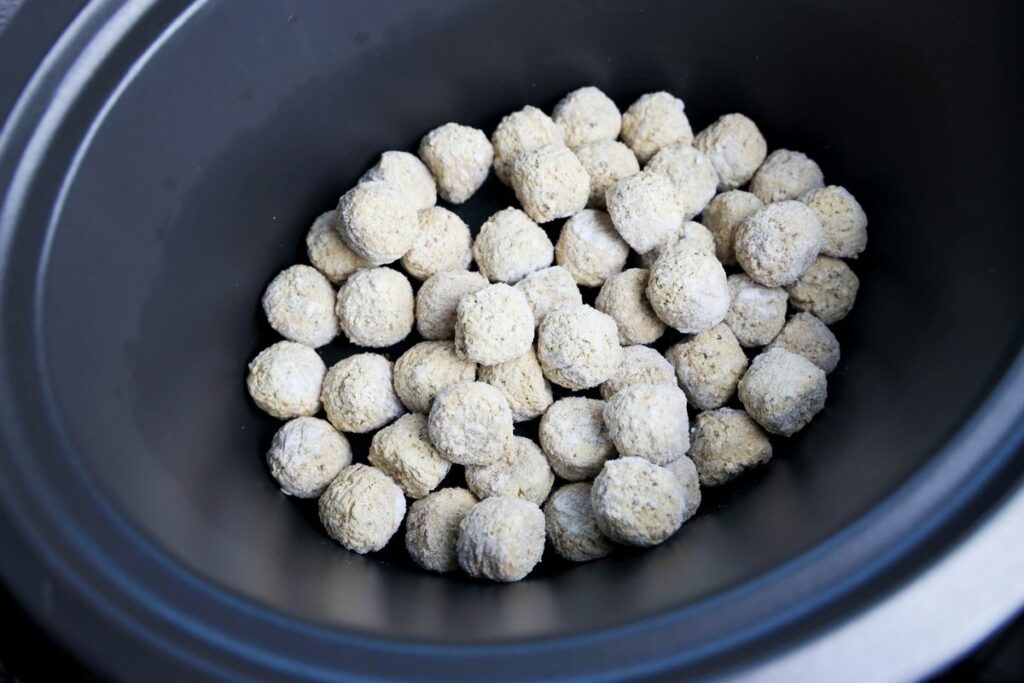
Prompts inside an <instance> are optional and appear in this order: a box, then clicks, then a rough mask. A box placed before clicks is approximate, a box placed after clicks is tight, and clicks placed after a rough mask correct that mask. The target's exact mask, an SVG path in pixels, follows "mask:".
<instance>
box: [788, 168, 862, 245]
mask: <svg viewBox="0 0 1024 683" xmlns="http://www.w3.org/2000/svg"><path fill="white" fill-rule="evenodd" d="M800 201H802V202H804V203H805V204H807V206H809V207H811V210H812V211H814V213H815V214H817V216H818V220H820V221H821V225H822V227H823V228H824V241H823V243H822V245H821V253H823V254H825V256H834V257H836V258H857V255H858V254H860V253H861V252H862V251H864V248H865V247H867V245H868V217H867V214H865V213H864V209H862V208H861V205H860V203H859V202H858V201H857V200H856V199H854V197H853V195H852V194H850V192H849V191H848V190H847V189H846V188H845V187H840V186H838V185H829V186H827V187H820V188H818V189H816V190H811V191H810V192H808V193H806V194H804V195H803V196H802V197H800Z"/></svg>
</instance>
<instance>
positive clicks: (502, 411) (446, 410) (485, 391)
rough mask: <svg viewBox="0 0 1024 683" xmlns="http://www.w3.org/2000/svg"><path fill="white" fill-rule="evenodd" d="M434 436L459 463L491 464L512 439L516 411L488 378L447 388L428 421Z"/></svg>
mask: <svg viewBox="0 0 1024 683" xmlns="http://www.w3.org/2000/svg"><path fill="white" fill-rule="evenodd" d="M427 428H428V430H429V432H430V440H431V441H433V442H434V445H435V446H437V448H438V450H440V451H441V453H442V454H443V455H444V457H446V458H448V460H450V461H452V462H454V463H455V464H457V465H487V464H490V463H492V462H494V461H495V460H497V459H498V458H500V457H501V455H502V453H504V452H505V449H507V448H508V442H509V441H511V440H512V411H511V410H510V409H509V407H508V401H506V400H505V397H504V396H503V395H502V393H501V392H500V391H498V390H497V389H495V388H494V387H492V386H491V385H490V384H485V383H484V382H463V383H461V384H455V385H452V386H450V387H447V388H445V389H444V390H443V391H441V393H440V394H438V395H437V398H436V399H434V404H433V405H432V406H431V408H430V418H429V419H428V421H427Z"/></svg>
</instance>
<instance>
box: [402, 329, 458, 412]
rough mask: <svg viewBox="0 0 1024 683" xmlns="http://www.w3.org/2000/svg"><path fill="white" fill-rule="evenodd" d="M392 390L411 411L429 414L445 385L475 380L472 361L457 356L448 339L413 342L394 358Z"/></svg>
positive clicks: (453, 345) (453, 346) (452, 344)
mask: <svg viewBox="0 0 1024 683" xmlns="http://www.w3.org/2000/svg"><path fill="white" fill-rule="evenodd" d="M394 375H395V393H396V394H398V398H399V399H401V401H402V403H403V404H404V405H405V407H406V408H408V409H409V410H411V411H413V412H414V413H429V412H430V405H431V404H432V403H433V402H434V398H436V397H437V395H438V394H439V393H440V392H441V390H442V389H444V388H445V387H449V386H451V385H453V384H458V383H459V382H472V381H473V380H475V379H476V363H474V362H472V361H468V360H465V359H464V358H459V355H458V354H457V353H455V344H454V343H453V342H450V341H425V342H420V343H419V344H416V345H415V346H413V347H411V348H410V349H409V350H408V351H406V352H405V353H403V354H402V355H401V356H399V357H398V360H397V361H395V369H394Z"/></svg>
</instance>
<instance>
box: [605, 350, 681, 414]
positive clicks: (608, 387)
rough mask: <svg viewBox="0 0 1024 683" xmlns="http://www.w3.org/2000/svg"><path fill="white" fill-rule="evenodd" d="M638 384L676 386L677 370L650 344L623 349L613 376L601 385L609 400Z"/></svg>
mask: <svg viewBox="0 0 1024 683" xmlns="http://www.w3.org/2000/svg"><path fill="white" fill-rule="evenodd" d="M637 384H666V385H668V386H671V387H674V386H676V370H675V368H674V367H672V364H671V363H669V362H668V360H666V359H665V357H664V356H662V355H661V354H660V353H658V352H657V351H655V350H654V349H652V348H651V347H649V346H641V345H639V344H638V345H636V346H627V347H626V348H624V349H622V363H620V364H619V368H618V370H616V371H615V374H614V375H612V376H611V378H610V379H609V380H608V381H606V382H605V383H604V384H602V385H601V398H603V399H605V400H607V399H609V398H611V397H612V396H614V395H615V394H617V393H618V392H620V391H622V390H623V389H625V388H626V387H631V386H635V385H637Z"/></svg>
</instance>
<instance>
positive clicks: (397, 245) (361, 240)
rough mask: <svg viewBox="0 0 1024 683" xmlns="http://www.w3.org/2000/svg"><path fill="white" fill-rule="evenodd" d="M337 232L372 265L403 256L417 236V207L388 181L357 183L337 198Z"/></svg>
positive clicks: (389, 261) (388, 261)
mask: <svg viewBox="0 0 1024 683" xmlns="http://www.w3.org/2000/svg"><path fill="white" fill-rule="evenodd" d="M337 230H338V234H339V235H341V239H343V240H345V244H347V245H348V246H349V248H350V249H352V251H354V252H355V253H357V254H359V255H360V256H362V257H363V258H364V259H366V260H367V261H368V262H369V263H370V264H372V265H382V264H384V263H391V262H392V261H397V260H398V259H400V258H402V254H404V253H405V252H407V251H409V247H411V246H412V243H413V242H414V241H415V240H416V235H417V234H418V233H419V222H418V221H417V220H416V208H415V207H414V206H413V205H412V203H410V202H409V200H408V199H406V198H405V197H404V196H403V195H402V192H401V190H400V189H398V188H397V187H396V186H395V185H392V184H391V183H385V182H382V181H380V180H371V181H369V182H365V183H359V184H358V185H356V186H355V187H353V188H352V189H351V190H349V191H348V192H346V193H345V194H343V195H342V196H341V199H340V200H339V201H338V223H337Z"/></svg>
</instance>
